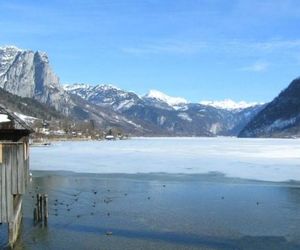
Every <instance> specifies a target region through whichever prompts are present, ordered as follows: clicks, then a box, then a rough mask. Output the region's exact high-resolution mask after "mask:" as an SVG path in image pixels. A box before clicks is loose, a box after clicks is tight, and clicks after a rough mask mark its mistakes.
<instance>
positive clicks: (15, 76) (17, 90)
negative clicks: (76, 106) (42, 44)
mask: <svg viewBox="0 0 300 250" xmlns="http://www.w3.org/2000/svg"><path fill="white" fill-rule="evenodd" d="M0 87H1V88H3V89H4V90H6V91H8V92H10V93H12V94H15V95H18V96H21V97H29V98H33V99H35V100H37V101H39V102H41V103H44V104H47V105H49V106H53V107H55V108H56V109H57V110H59V111H61V112H63V113H64V114H66V115H68V114H69V112H70V111H69V108H70V98H69V95H68V94H67V93H66V92H65V91H64V90H63V88H62V87H61V85H60V82H59V78H58V77H57V76H56V75H55V74H54V72H53V71H52V70H51V67H50V65H49V60H48V57H47V55H46V54H45V53H43V52H40V51H37V52H34V51H31V50H21V49H18V48H16V47H13V46H9V47H1V48H0ZM67 104H68V105H67Z"/></svg>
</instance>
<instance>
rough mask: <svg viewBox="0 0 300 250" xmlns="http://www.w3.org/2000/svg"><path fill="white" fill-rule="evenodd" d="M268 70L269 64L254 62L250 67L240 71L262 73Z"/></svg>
mask: <svg viewBox="0 0 300 250" xmlns="http://www.w3.org/2000/svg"><path fill="white" fill-rule="evenodd" d="M268 68H269V64H268V63H266V62H255V63H253V64H252V65H249V66H246V67H243V68H241V70H242V71H250V72H264V71H266V70H267V69H268Z"/></svg>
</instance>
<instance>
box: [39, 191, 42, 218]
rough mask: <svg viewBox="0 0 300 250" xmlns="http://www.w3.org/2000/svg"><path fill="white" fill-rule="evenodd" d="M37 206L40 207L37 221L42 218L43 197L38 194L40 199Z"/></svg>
mask: <svg viewBox="0 0 300 250" xmlns="http://www.w3.org/2000/svg"><path fill="white" fill-rule="evenodd" d="M39 208H40V218H39V221H42V220H43V197H42V195H41V194H40V200H39Z"/></svg>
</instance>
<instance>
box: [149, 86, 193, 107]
mask: <svg viewBox="0 0 300 250" xmlns="http://www.w3.org/2000/svg"><path fill="white" fill-rule="evenodd" d="M144 97H145V98H149V99H156V100H159V101H162V102H165V103H167V104H168V105H170V106H177V105H180V104H187V103H188V102H187V100H186V99H184V98H182V97H172V96H169V95H166V94H164V93H162V92H160V91H158V90H155V89H152V90H150V91H149V92H148V94H146V95H145V96H144Z"/></svg>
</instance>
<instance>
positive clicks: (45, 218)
mask: <svg viewBox="0 0 300 250" xmlns="http://www.w3.org/2000/svg"><path fill="white" fill-rule="evenodd" d="M43 200H44V224H45V225H47V222H48V216H49V213H48V195H47V194H44V196H43Z"/></svg>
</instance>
